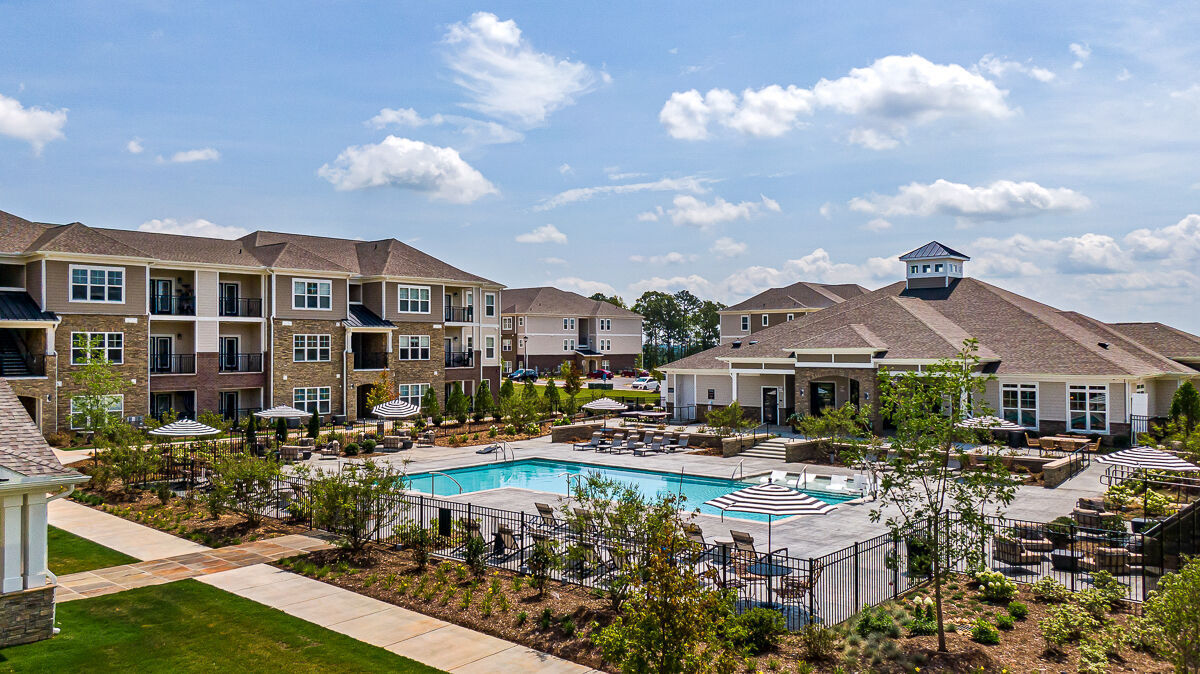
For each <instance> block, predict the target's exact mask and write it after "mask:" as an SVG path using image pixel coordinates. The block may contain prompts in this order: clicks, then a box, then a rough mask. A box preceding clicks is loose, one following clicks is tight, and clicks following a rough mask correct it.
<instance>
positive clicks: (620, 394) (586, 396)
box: [517, 381, 658, 405]
mask: <svg viewBox="0 0 1200 674" xmlns="http://www.w3.org/2000/svg"><path fill="white" fill-rule="evenodd" d="M554 385H555V386H557V387H558V394H559V395H560V396H562V397H563V399H566V397H567V394H566V393H563V390H562V382H560V381H556V382H554ZM584 386H587V385H586V384H585V385H584ZM534 388H536V389H537V391H538V393H542V394H545V392H546V387H545V386H542V385H541V384H535V385H534ZM520 390H521V386H520V385H519V386H517V391H518V392H520ZM605 396H610V397H613V398H616V399H618V400H622V401H624V400H630V399H632V398H637V399H639V400H651V401H655V402H657V401H658V393H656V392H654V391H625V390H612V391H605V390H604V389H598V388H583V389H580V391H579V395H578V396H576V397H575V402H577V403H579V404H580V405H582V404H583V403H586V402H588V401H591V400H595V399H596V398H603V397H605Z"/></svg>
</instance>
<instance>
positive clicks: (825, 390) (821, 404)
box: [808, 381, 836, 416]
mask: <svg viewBox="0 0 1200 674" xmlns="http://www.w3.org/2000/svg"><path fill="white" fill-rule="evenodd" d="M808 390H809V396H808V404H809V413H810V414H812V415H813V416H820V415H822V414H824V413H825V408H827V407H834V406H835V405H836V403H835V402H834V399H835V392H836V389H835V385H834V384H833V383H831V382H819V381H814V382H812V383H810V384H809V385H808Z"/></svg>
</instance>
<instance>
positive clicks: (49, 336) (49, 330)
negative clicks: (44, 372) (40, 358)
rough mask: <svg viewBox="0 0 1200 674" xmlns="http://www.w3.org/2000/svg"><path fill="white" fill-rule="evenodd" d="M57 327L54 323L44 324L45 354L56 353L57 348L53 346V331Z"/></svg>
mask: <svg viewBox="0 0 1200 674" xmlns="http://www.w3.org/2000/svg"><path fill="white" fill-rule="evenodd" d="M57 329H58V325H57V324H55V323H51V324H50V325H48V326H46V351H45V353H46V355H54V354H57V353H58V350H57V349H55V346H54V333H55V331H56V330H57Z"/></svg>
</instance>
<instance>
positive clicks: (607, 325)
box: [600, 318, 612, 330]
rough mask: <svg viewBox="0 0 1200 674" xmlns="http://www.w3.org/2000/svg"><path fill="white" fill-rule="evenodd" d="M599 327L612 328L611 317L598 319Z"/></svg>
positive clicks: (603, 328)
mask: <svg viewBox="0 0 1200 674" xmlns="http://www.w3.org/2000/svg"><path fill="white" fill-rule="evenodd" d="M600 329H601V330H612V319H611V318H601V319H600Z"/></svg>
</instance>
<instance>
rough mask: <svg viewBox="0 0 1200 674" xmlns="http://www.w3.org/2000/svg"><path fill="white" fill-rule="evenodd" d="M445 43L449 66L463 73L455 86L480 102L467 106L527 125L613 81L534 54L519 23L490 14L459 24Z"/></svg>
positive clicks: (581, 67)
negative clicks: (600, 83)
mask: <svg viewBox="0 0 1200 674" xmlns="http://www.w3.org/2000/svg"><path fill="white" fill-rule="evenodd" d="M444 42H445V43H446V44H447V45H449V47H450V51H449V53H448V55H447V62H448V64H449V66H450V68H451V69H452V70H454V72H456V73H457V76H456V77H455V80H454V81H455V83H457V84H458V85H459V86H461V87H463V88H464V89H466V90H467V92H468V93H469V95H470V96H471V98H472V99H473V100H474V103H472V104H469V105H468V106H467V107H470V108H473V109H475V110H479V111H480V112H483V113H484V114H487V115H490V116H492V117H503V118H507V119H512V120H515V121H517V122H519V123H520V124H523V125H526V126H534V125H537V124H541V123H543V122H545V121H546V117H547V116H548V115H549V114H550V113H552V112H554V111H555V110H558V109H559V108H562V107H564V106H567V105H571V104H572V103H574V102H575V98H576V97H577V96H580V95H582V94H585V93H587V92H588V91H590V90H591V89H593V88H594V87H595V86H596V82H597V80H598V79H599V80H603V81H608V79H609V78H608V75H607V73H600V74H599V76H597V74H596V72H595V71H593V70H592V69H591V68H590V67H588V66H587V65H586V64H583V63H577V62H572V61H569V60H566V59H557V58H555V57H554V56H551V55H549V54H545V53H542V52H539V51H536V50H534V48H533V47H532V46H531V45H530V44H529V42H528V41H527V40H525V39H523V38H522V37H521V29H520V28H518V27H517V24H516V22H515V21H512V20H508V21H501V20H500V19H499V18H498V17H497V16H496V15H495V14H491V13H489V12H476V13H474V14H472V15H471V18H470V19H468V20H467V22H466V23H455V24H453V25H452V26H450V29H449V31H447V33H446V36H445V39H444Z"/></svg>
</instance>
